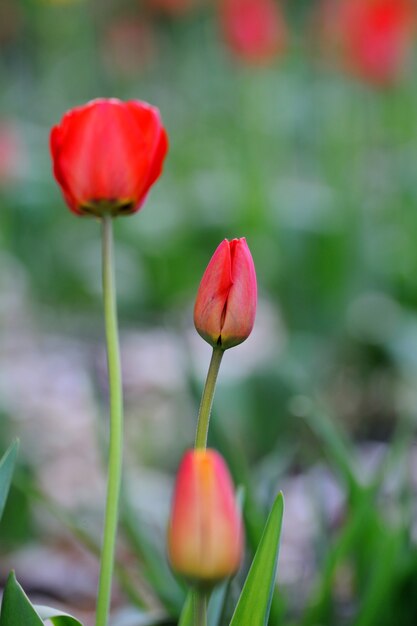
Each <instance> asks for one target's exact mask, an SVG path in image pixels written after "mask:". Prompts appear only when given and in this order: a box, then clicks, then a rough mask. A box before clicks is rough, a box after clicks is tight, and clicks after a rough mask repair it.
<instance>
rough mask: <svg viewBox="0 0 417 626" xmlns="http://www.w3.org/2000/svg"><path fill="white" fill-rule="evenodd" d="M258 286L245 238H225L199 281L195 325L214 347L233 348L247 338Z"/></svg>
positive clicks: (250, 327)
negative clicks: (229, 239)
mask: <svg viewBox="0 0 417 626" xmlns="http://www.w3.org/2000/svg"><path fill="white" fill-rule="evenodd" d="M256 302H257V287H256V273H255V266H254V264H253V259H252V255H251V253H250V251H249V248H248V245H247V243H246V239H245V238H244V237H242V238H241V239H233V240H232V241H228V240H227V239H225V240H224V241H222V243H221V244H220V245H219V247H218V248H217V250H216V251H215V253H214V254H213V256H212V258H211V261H210V263H209V264H208V266H207V269H206V271H205V272H204V276H203V278H202V280H201V283H200V287H199V289H198V293H197V299H196V302H195V307H194V324H195V327H196V329H197V331H198V332H199V334H200V335H201V336H202V337H203V339H205V340H206V341H207V342H208V343H209V344H211V345H212V346H213V347H216V346H219V347H221V348H222V349H223V350H226V349H227V348H232V347H233V346H237V345H238V344H239V343H242V341H244V340H245V339H247V338H248V337H249V335H250V333H251V331H252V328H253V324H254V321H255V314H256Z"/></svg>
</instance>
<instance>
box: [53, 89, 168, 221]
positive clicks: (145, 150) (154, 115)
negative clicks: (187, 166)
mask: <svg viewBox="0 0 417 626" xmlns="http://www.w3.org/2000/svg"><path fill="white" fill-rule="evenodd" d="M50 143H51V155H52V161H53V168H54V174H55V178H56V180H57V182H58V183H59V185H60V187H61V190H62V193H63V195H64V198H65V200H66V202H67V204H68V206H69V208H70V209H71V211H73V212H74V213H77V214H78V215H89V214H90V215H91V214H93V215H99V216H100V215H102V214H103V213H109V212H110V213H112V214H113V215H120V214H122V213H125V214H126V213H133V212H134V211H137V210H138V209H139V208H140V207H141V206H142V204H143V202H144V201H145V198H146V196H147V193H148V191H149V189H150V187H151V185H152V184H153V183H154V182H155V181H156V180H157V178H158V177H159V175H160V173H161V171H162V164H163V161H164V158H165V154H166V152H167V148H168V140H167V135H166V132H165V129H164V127H163V125H162V121H161V117H160V114H159V111H158V109H156V108H155V107H153V106H151V105H149V104H147V103H146V102H140V101H139V100H131V101H130V102H121V101H120V100H117V99H115V98H109V99H106V98H101V99H98V100H92V101H91V102H88V103H87V104H86V105H84V106H80V107H76V108H75V109H71V111H68V112H67V113H66V114H65V115H64V117H63V118H62V120H61V122H60V124H58V125H57V126H54V128H53V129H52V131H51V142H50Z"/></svg>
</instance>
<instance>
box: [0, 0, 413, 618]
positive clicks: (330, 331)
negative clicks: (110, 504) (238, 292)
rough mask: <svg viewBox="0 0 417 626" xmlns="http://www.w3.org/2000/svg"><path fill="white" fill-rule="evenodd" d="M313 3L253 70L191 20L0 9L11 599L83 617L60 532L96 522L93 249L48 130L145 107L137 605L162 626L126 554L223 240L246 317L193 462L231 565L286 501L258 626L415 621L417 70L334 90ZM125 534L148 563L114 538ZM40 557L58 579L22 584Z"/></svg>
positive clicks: (149, 500) (127, 224) (92, 565)
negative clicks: (231, 253) (254, 295)
mask: <svg viewBox="0 0 417 626" xmlns="http://www.w3.org/2000/svg"><path fill="white" fill-rule="evenodd" d="M317 4H318V3H316V2H314V1H313V0H311V2H301V1H298V2H287V3H286V4H285V5H284V6H283V7H281V9H282V10H283V12H284V15H285V21H286V24H287V30H288V35H287V42H286V47H285V50H282V52H281V54H280V55H279V56H278V57H277V58H276V59H274V60H272V61H271V62H270V63H265V64H263V65H262V64H260V65H251V64H250V63H246V62H245V61H244V60H242V59H239V58H237V57H235V56H234V55H233V51H231V50H229V49H228V47H227V45H226V44H225V43H224V41H223V39H222V33H221V29H220V28H219V24H218V16H217V11H218V9H217V5H216V4H213V3H210V2H208V0H207V2H205V3H200V4H199V5H198V6H195V7H191V8H190V10H184V11H182V12H175V11H163V10H161V9H160V10H156V9H155V8H153V7H152V3H151V2H149V3H148V4H145V3H140V2H138V1H136V2H133V1H129V0H124V1H122V2H111V1H110V0H106V1H105V2H99V1H98V0H97V1H96V2H87V1H86V0H78V1H74V2H71V1H70V0H67V1H66V2H65V1H64V0H62V1H58V0H56V1H55V2H53V1H48V0H43V1H41V0H1V5H0V202H1V209H0V259H1V261H0V288H1V294H0V346H1V351H0V355H1V367H0V411H1V422H0V443H1V446H2V449H5V447H6V446H7V445H8V442H9V441H10V439H11V438H12V437H13V436H15V435H20V437H21V439H22V451H21V456H20V461H21V467H20V471H19V475H18V479H17V484H16V486H15V488H14V491H13V493H12V497H11V500H10V503H9V507H8V510H7V514H6V516H5V518H4V521H3V522H2V526H1V527H0V543H1V546H2V554H3V553H4V555H5V560H4V565H2V566H1V567H0V575H1V579H2V581H4V578H5V576H6V573H7V571H6V569H7V567H8V566H9V565H16V563H17V565H16V568H17V570H18V573H19V567H20V571H21V578H23V581H24V582H25V583H26V587H28V592H31V591H33V593H39V594H40V595H41V596H42V595H46V596H48V595H49V596H54V597H57V598H58V599H59V600H61V601H62V602H64V603H67V604H68V605H70V606H72V608H73V610H74V611H76V610H77V609H78V610H85V611H86V615H87V617H86V620H88V611H89V610H90V606H91V604H92V602H93V601H92V597H93V596H94V590H95V576H96V561H95V559H91V560H89V559H90V557H89V556H88V554H87V553H84V552H82V553H80V554H79V553H78V552H77V550H79V547H78V544H77V543H76V542H73V540H72V539H71V537H72V536H73V532H74V527H72V532H71V533H68V532H67V531H68V527H71V524H73V522H74V523H75V521H74V520H78V522H77V523H79V524H80V525H81V530H82V531H84V530H85V529H86V528H87V529H88V528H89V529H90V532H91V533H92V534H93V536H95V537H97V536H98V535H99V530H98V529H99V528H100V523H101V513H100V511H101V507H102V495H103V472H102V469H101V463H100V458H99V457H100V454H99V453H98V452H97V450H100V446H98V445H97V442H99V441H100V440H101V441H103V438H104V437H105V428H106V408H105V407H106V404H105V403H106V382H105V380H106V376H105V374H106V369H105V360H104V347H103V322H102V314H101V299H100V296H101V286H100V285H101V278H100V229H99V224H98V223H97V222H96V221H95V220H93V219H80V218H76V217H75V216H73V215H72V214H71V213H70V212H69V211H68V209H67V208H66V207H65V205H64V202H63V200H62V198H61V195H60V192H59V189H58V187H57V185H56V183H55V182H54V180H53V177H52V174H51V166H50V157H49V148H48V138H49V130H50V127H51V126H52V125H53V124H55V123H57V122H58V121H59V120H60V118H61V116H62V114H63V113H64V112H65V111H66V110H67V109H69V108H71V107H73V106H76V105H79V104H82V103H84V102H86V101H87V100H89V99H91V98H95V97H98V96H115V97H119V98H121V99H132V98H138V99H143V100H147V101H149V102H151V103H152V104H154V105H156V106H158V107H159V108H160V110H161V114H162V118H163V120H164V123H165V125H166V128H167V130H168V133H169V138H170V151H169V155H168V158H167V161H166V165H165V170H164V174H163V176H162V178H161V179H160V181H159V182H158V183H157V184H156V186H155V187H154V189H153V190H152V191H151V194H150V196H149V198H148V200H147V202H146V204H145V206H144V208H143V209H142V210H141V212H140V213H139V214H137V215H135V216H132V217H129V218H122V219H119V220H117V223H116V237H117V279H118V291H119V312H120V324H121V328H122V352H123V362H124V369H125V386H126V389H125V391H126V413H127V421H126V430H127V445H126V448H127V462H126V466H127V470H126V474H127V479H126V481H127V487H126V491H127V492H128V496H129V497H127V498H126V499H127V500H130V504H126V508H127V509H128V510H129V513H130V514H131V515H129V514H126V519H127V520H128V521H127V522H126V519H125V518H124V519H125V522H126V523H125V524H124V534H125V539H124V544H123V550H122V555H121V560H122V562H123V563H124V564H125V565H126V564H127V565H128V566H130V567H131V568H133V569H134V570H135V573H136V574H137V572H140V574H139V579H140V580H139V582H135V579H134V577H133V579H132V580H133V583H132V584H133V588H134V589H138V588H139V589H141V582H140V581H141V580H142V579H143V578H144V579H146V581H147V583H146V585H145V587H147V586H149V584H150V585H151V586H155V585H157V586H158V585H159V586H160V587H161V589H162V591H159V592H158V593H155V594H152V593H150V592H149V589H148V588H147V592H146V593H148V594H150V596H151V598H153V599H152V602H151V606H152V607H153V608H154V609H155V610H162V609H161V607H165V608H164V610H165V611H168V613H170V615H171V619H172V621H171V622H169V623H175V616H176V615H177V613H178V607H179V605H180V600H181V593H182V592H181V591H180V588H179V587H177V586H175V585H174V583H173V580H171V577H170V575H169V573H168V572H167V571H164V574H162V573H160V574H159V573H158V567H162V566H160V565H156V566H155V567H156V573H155V570H152V572H151V575H149V567H150V566H149V564H148V565H147V563H148V561H147V559H148V557H147V553H146V550H147V549H148V547H149V545H153V548H152V549H154V548H155V546H156V548H160V550H159V552H160V553H161V555H163V536H164V524H165V520H166V514H167V510H168V506H169V494H170V485H171V480H172V476H173V473H174V471H175V469H176V467H177V465H178V462H179V458H180V455H181V453H182V451H183V450H184V449H185V448H186V447H187V446H189V445H190V444H191V443H192V441H193V434H194V432H193V429H194V424H195V415H196V407H197V406H198V399H199V393H200V392H201V386H202V382H203V379H204V375H205V369H206V367H207V365H208V359H209V350H208V348H207V347H206V346H204V345H201V344H202V341H201V340H200V339H199V338H198V337H197V336H195V334H194V330H193V324H192V306H193V299H194V296H195V293H196V289H197V286H198V283H199V280H200V278H201V275H202V272H203V271H204V268H205V266H206V264H207V262H208V260H209V258H210V256H211V254H212V253H213V251H214V249H215V247H216V246H217V245H218V243H219V242H220V241H221V240H222V239H223V238H225V237H227V238H233V237H241V236H246V238H247V240H248V243H249V246H250V249H251V251H252V254H253V257H254V260H255V264H256V268H257V274H258V282H259V291H260V306H259V315H258V320H257V325H256V329H255V331H254V334H253V336H252V337H251V338H250V339H249V340H248V342H247V344H245V345H244V346H242V347H238V348H236V349H235V350H233V351H230V354H229V353H228V354H226V357H225V359H224V361H225V362H224V369H223V372H222V374H221V376H220V383H219V388H218V392H217V396H216V400H215V412H214V413H215V414H214V417H213V428H212V432H211V437H210V441H211V444H212V445H215V446H217V447H219V448H220V449H221V450H222V452H223V453H224V454H225V456H226V457H227V459H228V461H229V463H230V465H231V467H232V470H233V472H234V475H235V480H236V482H239V483H244V484H245V485H246V489H247V497H246V505H245V514H246V518H247V537H248V545H249V549H250V550H251V549H252V550H253V548H254V546H255V545H256V540H257V538H258V537H259V528H260V527H261V524H262V521H263V519H264V517H265V514H266V511H267V509H268V506H269V504H270V502H271V499H272V497H273V495H274V494H275V493H276V491H277V490H278V489H281V488H282V489H283V490H284V495H285V496H286V497H287V511H286V515H285V524H284V536H283V548H282V554H281V562H280V568H279V570H280V572H279V581H280V582H281V584H280V585H279V590H278V592H277V597H276V599H275V601H274V609H273V613H272V617H271V624H273V625H277V626H278V625H285V626H289V625H292V624H295V623H298V624H302V625H304V626H319V625H322V626H324V625H326V626H327V625H328V626H339V625H343V624H355V625H357V626H373V625H374V624H375V625H376V624H378V626H385V625H386V626H394V625H395V626H412V625H414V624H415V623H416V620H417V600H416V598H417V595H416V594H415V591H416V588H417V547H416V543H415V540H416V506H415V494H416V487H417V451H416V445H415V443H416V440H415V426H416V418H417V385H416V383H417V308H416V305H417V278H416V276H417V245H416V233H417V114H416V111H417V84H416V81H415V75H416V58H415V55H414V51H412V52H411V54H410V55H409V57H408V58H407V59H406V60H405V61H404V63H403V65H402V66H401V72H399V76H398V78H397V79H396V80H395V81H394V82H393V84H390V85H385V86H384V85H379V86H376V85H375V84H372V82H371V81H366V80H359V79H358V78H355V77H354V76H351V75H349V74H348V73H346V72H344V71H342V69H341V68H340V67H339V68H337V67H334V66H333V67H329V64H328V63H326V62H324V61H323V59H322V58H320V57H319V56H318V54H317V48H318V46H317V45H316V44H317V42H316V41H315V37H316V35H315V32H314V27H313V24H314V19H313V17H314V11H315V9H316V7H317ZM52 502H55V503H57V504H56V506H57V507H58V509H59V510H55V509H54V505H52V504H51V503H52ZM36 503H37V504H36ZM35 504H36V505H35ZM51 509H53V510H52V515H51ZM48 511H49V513H48ZM67 513H68V514H70V515H71V516H72V515H74V518H71V520H72V521H69V520H68V519H65V520H64V521H65V523H64V525H62V524H61V526H59V525H57V524H56V522H54V520H56V518H57V517H59V515H61V517H62V516H64V517H65V515H66V514H67ZM132 516H133V518H132ZM140 518H143V519H144V520H145V521H144V522H143V526H144V527H146V528H147V532H148V531H149V534H150V535H151V536H152V537H153V540H154V541H153V543H152V537H151V538H148V537H145V538H144V537H142V536H140V537H139V538H138V537H137V536H136V537H133V536H132V533H133V534H134V531H135V532H138V527H139V526H140V523H139V521H138V520H139V519H140ZM132 519H136V522H132ZM61 522H62V519H61ZM132 526H133V528H132ZM62 528H65V532H64V531H63V530H62ZM78 530H80V528H78ZM139 534H140V533H139ZM155 537H156V539H155ZM84 539H85V538H84ZM135 541H136V542H139V544H140V545H139V544H138V543H136V544H135ZM84 543H85V542H84ZM132 546H133V547H132ZM135 546H136V552H135ZM144 546H145V547H144ZM156 548H155V550H156ZM132 551H133V553H135V554H137V555H139V562H140V563H141V564H142V565H140V566H138V565H137V562H136V561H135V562H134V564H133V566H132V563H131V561H132V557H131V554H132ZM51 554H53V555H54V558H55V561H54V563H55V562H56V563H55V570H54V569H53V567H52V565H51V566H50V568H51V569H52V570H53V571H54V574H53V575H51V574H49V575H48V573H47V572H45V573H44V574H43V573H42V571H41V573H39V568H40V570H43V568H45V569H48V568H47V567H46V564H45V563H46V560H47V559H48V558H49V559H50V561H51V562H52V557H51V556H50V555H51ZM148 556H149V555H148ZM153 556H154V555H153ZM152 558H153V557H152ZM155 558H156V557H155ZM158 558H159V557H158ZM161 558H163V557H162V556H161ZM60 559H61V560H60ZM149 559H150V562H152V563H153V562H154V561H152V559H151V557H149ZM40 563H42V564H43V565H42V566H40ZM69 563H70V565H69ZM79 563H82V566H81V565H79ZM156 563H159V562H158V561H156ZM31 567H32V570H33V573H31V571H32V570H31ZM77 567H81V574H80V573H79V570H78V569H77ZM60 568H61V569H60ZM71 568H72V569H71ZM151 569H152V568H151ZM60 572H61V574H62V572H64V573H63V574H62V575H61V578H60V574H59V573H60ZM73 572H76V573H77V576H81V579H80V580H84V579H83V578H82V576H85V580H86V581H87V583H85V584H84V586H83V585H82V584H81V583H80V585H78V587H77V585H75V584H72V583H73V580H74V576H73ZM152 576H153V578H152ZM164 576H166V579H164ZM155 578H156V579H157V580H156V582H155ZM149 581H150V583H149ZM89 585H90V586H89ZM121 586H122V588H123V585H121ZM167 589H168V591H166V590H167ZM125 591H126V589H125ZM164 594H165V595H167V596H168V600H166V598H164ZM170 594H171V595H170ZM176 594H177V595H176ZM145 595H146V594H145ZM173 597H174V600H173V599H172V598H173ZM178 598H179V599H178ZM130 600H131V601H132V597H130ZM117 603H118V606H119V605H120V607H121V608H120V610H121V611H122V610H124V607H125V605H126V595H123V591H121V592H120V595H118V596H117V597H116V604H117ZM139 604H140V603H139ZM121 615H122V614H121ZM123 619H126V622H123V621H122V620H123ZM128 619H130V618H129V617H127V618H125V617H124V613H123V615H122V617H120V620H121V621H120V624H124V623H126V624H130V623H131V624H133V625H134V624H136V622H133V621H132V622H128V621H127V620H128ZM132 619H135V618H132ZM115 623H116V622H115ZM137 623H138V624H139V622H137ZM155 623H156V622H155ZM161 623H162V622H161Z"/></svg>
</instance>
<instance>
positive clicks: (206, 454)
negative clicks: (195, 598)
mask: <svg viewBox="0 0 417 626" xmlns="http://www.w3.org/2000/svg"><path fill="white" fill-rule="evenodd" d="M242 553H243V529H242V520H241V515H240V512H239V510H238V508H237V505H236V500H235V493H234V489H233V483H232V479H231V477H230V474H229V470H228V469H227V466H226V463H225V462H224V460H223V458H222V457H221V456H220V454H219V453H218V452H216V451H215V450H189V451H188V452H186V454H185V455H184V458H183V460H182V462H181V465H180V468H179V470H178V475H177V480H176V485H175V491H174V497H173V503H172V511H171V517H170V523H169V527H168V555H169V560H170V562H171V566H172V568H173V570H174V571H175V572H177V573H178V574H180V575H182V576H184V577H185V578H187V579H188V580H190V581H192V582H195V583H200V584H202V585H211V584H214V583H216V582H217V581H220V580H222V579H223V578H227V577H229V576H232V575H233V574H235V573H236V571H237V570H238V568H239V565H240V561H241V558H242Z"/></svg>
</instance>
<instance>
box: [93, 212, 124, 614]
mask: <svg viewBox="0 0 417 626" xmlns="http://www.w3.org/2000/svg"><path fill="white" fill-rule="evenodd" d="M102 227H103V231H102V236H103V248H102V255H103V256H102V263H103V299H104V317H105V326H106V342H107V366H108V376H109V394H110V438H109V465H108V478H107V497H106V512H105V520H104V536H103V545H102V550H101V566H100V578H99V584H98V597H97V612H96V626H107V622H108V615H109V608H110V598H111V587H112V576H113V567H114V553H115V546H116V534H117V521H118V509H119V496H120V483H121V476H122V456H123V396H122V376H121V367H120V349H119V333H118V327H117V307H116V286H115V278H114V259H113V256H114V254H113V224H112V218H111V215H110V214H106V215H104V216H103V218H102Z"/></svg>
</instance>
